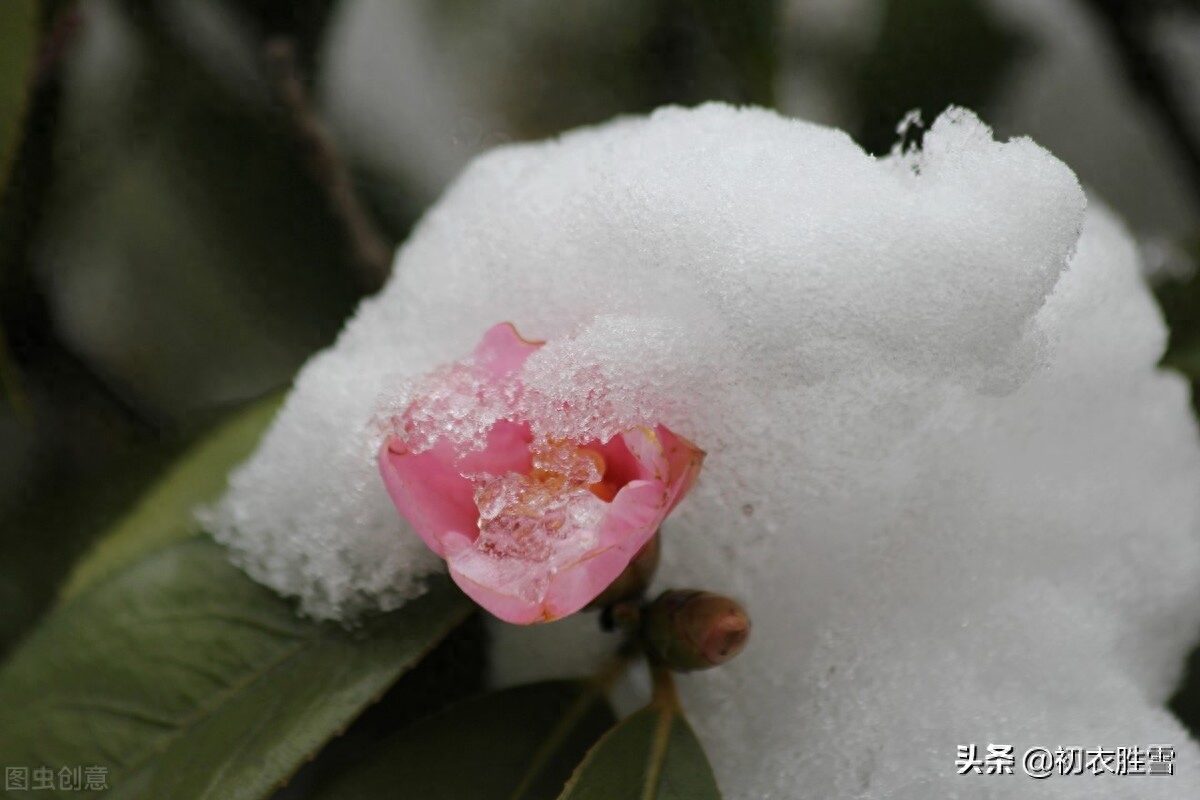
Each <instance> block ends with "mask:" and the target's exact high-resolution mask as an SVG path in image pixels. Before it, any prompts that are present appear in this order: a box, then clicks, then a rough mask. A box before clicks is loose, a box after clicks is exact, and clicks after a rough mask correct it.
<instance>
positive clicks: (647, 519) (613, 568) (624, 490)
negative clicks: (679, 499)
mask: <svg viewBox="0 0 1200 800" xmlns="http://www.w3.org/2000/svg"><path fill="white" fill-rule="evenodd" d="M666 498H667V493H666V487H664V486H663V484H662V483H660V482H658V481H634V482H633V483H629V484H626V485H625V486H623V487H621V491H619V492H617V496H616V497H615V498H613V501H612V506H611V508H610V509H609V512H608V514H607V515H606V516H605V518H604V521H603V522H602V523H601V528H600V542H599V545H598V546H597V547H596V548H595V549H593V550H592V551H591V552H589V553H588V554H587V555H586V556H585V557H584V558H582V559H580V560H578V561H576V562H575V563H574V564H571V565H570V566H568V567H567V568H565V569H560V570H559V571H558V573H557V574H555V575H554V576H553V577H552V578H551V579H550V586H549V588H548V589H547V591H546V596H545V598H544V599H543V601H542V602H543V605H544V607H545V615H544V616H545V619H547V620H553V619H559V618H561V617H565V616H567V615H568V614H574V613H575V612H576V611H578V610H579V609H581V608H583V607H584V606H586V605H587V604H588V603H590V602H592V601H593V600H595V599H596V598H597V597H598V596H599V595H600V593H601V592H603V591H604V590H605V589H607V588H608V587H609V585H610V584H611V583H612V582H613V581H615V580H616V579H617V578H619V577H620V576H621V573H622V572H624V571H625V568H626V567H627V566H629V562H630V561H632V560H633V557H634V556H636V555H637V554H638V551H640V550H641V549H642V548H643V547H644V546H645V545H646V543H647V542H649V541H650V538H651V537H652V536H654V532H655V531H657V530H658V526H659V525H661V524H662V521H663V519H664V518H665V517H666V516H667V509H666Z"/></svg>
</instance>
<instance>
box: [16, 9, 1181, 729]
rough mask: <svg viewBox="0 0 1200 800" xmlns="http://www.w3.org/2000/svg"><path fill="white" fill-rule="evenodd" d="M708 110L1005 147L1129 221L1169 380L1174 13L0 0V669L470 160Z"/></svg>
mask: <svg viewBox="0 0 1200 800" xmlns="http://www.w3.org/2000/svg"><path fill="white" fill-rule="evenodd" d="M709 99H720V100H726V101H731V102H737V103H755V104H762V105H769V106H775V107H777V108H779V109H780V110H782V111H783V112H785V113H788V114H793V115H796V116H800V117H804V118H807V119H812V120H814V121H817V122H821V123H826V124H833V125H838V126H840V127H842V128H845V129H846V130H848V131H850V132H851V133H852V134H854V135H855V137H856V138H857V139H858V140H859V141H860V142H862V143H863V145H864V147H866V148H867V149H868V150H870V151H872V152H874V153H886V152H888V151H889V149H891V148H892V147H893V146H894V145H895V144H896V142H897V139H898V133H897V123H898V122H899V121H900V119H901V118H902V117H903V116H904V114H905V113H906V112H908V111H909V110H911V109H921V110H922V111H923V112H924V115H925V118H926V119H927V120H928V119H932V118H933V117H934V116H936V114H937V113H938V112H939V111H940V110H942V109H943V108H944V107H945V106H947V105H949V104H952V103H955V104H962V105H967V106H970V107H972V108H974V109H976V110H977V111H979V112H980V113H981V114H982V116H983V117H984V119H985V120H987V121H989V122H990V123H991V124H993V125H994V126H995V127H996V130H997V133H998V135H1000V136H1003V137H1008V136H1014V135H1030V136H1032V137H1033V138H1035V139H1036V140H1037V141H1039V142H1040V143H1042V144H1044V145H1045V146H1047V147H1048V148H1050V149H1051V150H1052V151H1053V152H1055V153H1056V154H1057V155H1058V156H1059V157H1061V158H1062V159H1063V160H1065V161H1066V162H1067V163H1068V164H1070V165H1071V166H1072V167H1073V168H1074V169H1075V170H1076V171H1077V172H1078V174H1079V175H1080V177H1081V179H1082V180H1083V181H1084V183H1085V184H1086V185H1087V186H1088V187H1089V188H1090V189H1091V190H1093V192H1094V196H1095V197H1096V198H1098V199H1103V201H1104V202H1107V203H1109V204H1110V205H1112V206H1114V207H1115V208H1116V209H1117V210H1118V211H1119V212H1120V213H1121V214H1122V215H1124V216H1125V218H1126V219H1127V220H1128V221H1129V223H1130V225H1131V227H1132V228H1133V229H1134V232H1135V233H1136V235H1137V236H1138V238H1139V240H1140V241H1141V242H1142V245H1143V250H1144V252H1145V255H1146V260H1147V270H1148V277H1149V279H1150V281H1151V282H1152V283H1153V284H1154V285H1155V287H1156V291H1157V292H1158V294H1159V296H1160V299H1161V300H1162V302H1163V306H1164V311H1165V313H1166V315H1167V318H1168V320H1169V322H1170V324H1171V327H1172V346H1171V351H1170V353H1169V354H1168V357H1167V361H1168V363H1170V364H1171V365H1172V366H1174V367H1176V368H1179V369H1182V370H1184V371H1185V372H1187V373H1188V374H1189V375H1193V376H1200V282H1196V281H1194V280H1193V275H1194V272H1195V264H1196V259H1197V258H1198V257H1200V0H777V1H776V2H764V1H763V0H747V2H742V3H730V2H718V0H578V2H573V3H570V4H566V3H557V2H552V1H551V0H540V1H535V0H290V1H289V0H240V1H239V2H235V1H234V0H139V1H138V2H133V1H132V0H128V1H126V2H123V1H122V0H76V2H67V1H66V0H59V1H58V2H37V1H36V0H0V656H2V654H3V653H4V652H5V651H6V650H7V649H9V648H11V646H12V644H13V643H14V642H15V641H17V640H18V639H19V638H20V636H21V635H22V634H23V632H25V631H26V630H28V628H29V627H30V626H31V625H32V624H33V623H34V622H36V620H37V619H38V616H39V614H40V613H41V612H42V611H43V610H44V609H45V608H46V606H47V604H48V603H49V602H50V600H51V599H52V598H53V596H54V593H55V591H56V589H57V587H58V586H59V584H60V582H61V580H62V578H63V576H64V573H65V571H66V569H67V567H68V566H69V565H70V563H71V562H72V561H73V560H74V559H75V558H76V557H77V556H78V555H79V554H80V553H81V552H82V551H83V549H85V548H86V547H87V545H88V543H89V542H90V541H91V540H92V538H93V537H95V536H96V535H97V534H98V533H99V532H101V531H103V530H104V529H105V527H106V526H107V525H108V524H109V523H110V522H111V521H112V520H113V519H114V518H115V517H116V516H117V515H119V514H120V512H121V511H122V510H124V509H125V508H126V507H127V506H128V504H129V503H130V502H131V501H132V500H133V499H134V498H135V497H136V496H137V494H138V493H139V491H140V490H141V489H142V488H143V487H144V486H145V485H146V484H147V482H148V481H150V480H151V479H153V478H154V477H155V476H156V475H158V474H159V473H160V472H161V470H162V469H163V467H164V466H165V465H166V464H168V463H169V462H170V461H171V459H172V458H173V457H174V456H175V455H176V454H178V453H179V452H180V451H181V450H182V449H184V448H185V447H186V446H187V445H188V443H189V442H192V441H194V440H195V439H196V438H197V437H199V436H201V435H202V434H203V433H204V432H205V431H206V430H208V429H209V428H211V426H212V425H213V424H214V423H215V422H216V421H217V420H219V419H221V418H222V417H223V416H225V415H226V414H227V412H229V411H230V410H232V409H233V408H235V407H238V406H241V405H243V404H245V403H247V402H248V401H250V400H252V399H254V398H257V397H260V396H263V395H266V394H269V393H271V392H272V391H275V390H277V389H279V388H280V387H283V386H285V385H286V384H287V383H288V382H289V380H290V378H291V376H292V375H293V374H294V372H295V371H296V369H297V368H298V367H299V366H300V365H301V364H302V363H303V361H304V359H305V358H306V357H307V356H308V355H309V354H311V353H312V352H314V351H315V350H317V349H319V348H320V347H322V346H324V345H326V344H327V343H329V342H330V341H331V340H332V338H333V337H334V336H335V335H336V333H337V331H338V329H339V327H340V325H341V323H342V321H343V320H344V319H345V318H346V316H347V315H348V314H349V313H350V312H351V311H352V309H353V308H354V306H355V304H356V302H357V300H358V299H359V298H360V297H362V296H363V295H364V294H367V293H369V292H371V291H372V290H373V289H375V288H376V287H377V286H378V285H379V284H380V282H381V281H382V280H383V279H384V277H385V276H386V271H387V262H388V258H387V254H388V252H389V251H390V249H391V247H392V246H393V245H394V244H395V243H396V242H398V241H401V240H402V239H403V238H404V237H405V235H406V232H407V231H408V229H409V228H410V226H411V225H412V223H413V222H414V220H415V219H416V218H417V217H418V216H419V215H420V213H421V211H422V210H423V209H424V208H425V207H426V206H427V205H428V204H429V203H430V202H431V201H432V200H433V199H434V198H436V197H437V195H438V194H439V193H440V191H441V190H442V188H443V187H444V186H445V185H446V183H447V182H448V181H449V180H451V179H452V178H453V177H454V175H455V174H456V172H457V171H458V170H459V169H460V168H461V167H462V165H463V164H464V163H465V162H466V161H467V160H468V159H469V158H470V157H471V156H472V155H473V154H474V153H476V152H478V151H480V150H482V149H486V148H487V147H490V146H494V145H497V144H501V143H503V142H507V141H516V140H522V139H528V138H538V137H544V136H548V135H553V134H554V133H556V132H558V131H561V130H564V129H566V128H570V127H574V126H577V125H581V124H587V123H593V122H599V121H602V120H605V119H608V118H610V117H612V116H613V115H616V114H621V113H634V112H643V111H648V110H650V109H652V108H654V107H656V106H659V105H662V104H664V103H684V104H693V103H697V102H701V101H704V100H709ZM906 136H907V137H909V138H911V137H919V129H914V130H910V131H909V132H908V133H907V134H906ZM1192 661H1193V669H1192V675H1193V677H1192V678H1191V679H1190V681H1189V682H1188V683H1187V684H1186V685H1185V686H1184V687H1183V688H1182V689H1181V691H1180V694H1179V695H1178V696H1177V698H1176V705H1177V709H1178V710H1179V711H1180V713H1181V714H1182V715H1184V716H1185V718H1186V719H1187V720H1188V721H1189V724H1190V725H1191V726H1192V729H1193V730H1200V655H1198V656H1196V657H1194V658H1193V659H1192Z"/></svg>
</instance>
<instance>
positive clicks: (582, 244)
mask: <svg viewBox="0 0 1200 800" xmlns="http://www.w3.org/2000/svg"><path fill="white" fill-rule="evenodd" d="M504 320H510V321H512V322H514V323H515V324H516V325H517V327H518V329H519V330H520V331H521V332H522V334H524V335H525V336H527V337H531V338H537V339H545V340H547V341H548V344H547V345H546V346H545V347H543V348H541V349H540V350H539V351H538V352H536V353H535V354H533V355H532V356H531V357H530V358H529V360H528V362H527V363H526V366H525V369H524V371H523V373H522V375H521V380H522V382H523V384H524V387H525V390H524V392H523V393H522V395H521V396H520V397H519V398H515V399H514V402H516V403H517V404H518V405H519V406H520V407H521V409H522V410H523V411H524V412H525V413H528V414H529V415H530V416H531V417H532V418H533V419H534V423H535V424H534V428H535V431H534V433H535V435H536V436H539V437H541V438H542V439H554V440H556V441H571V442H574V443H584V442H587V441H589V440H591V439H601V440H604V439H607V438H608V435H610V434H611V433H612V432H614V431H619V430H622V429H625V428H627V427H631V426H633V425H642V424H655V423H662V424H664V425H666V426H668V427H669V428H671V430H673V431H676V432H678V433H679V434H680V435H682V436H685V437H687V438H688V439H690V440H692V441H694V442H696V444H697V445H699V446H700V447H702V448H704V449H705V450H706V451H707V452H708V458H707V460H706V462H705V468H704V472H703V474H702V475H701V477H700V481H699V483H698V485H697V487H696V489H695V490H694V491H693V493H692V494H691V495H690V496H689V497H688V499H687V500H686V501H685V502H684V503H683V504H682V505H681V506H680V508H679V509H678V510H677V511H676V512H675V513H674V514H673V515H672V517H671V518H670V519H669V520H668V522H667V524H666V526H665V528H664V537H665V540H664V552H663V558H664V564H663V569H662V572H661V573H660V585H662V586H667V585H674V586H689V585H694V586H701V587H704V588H708V589H712V590H715V591H723V592H726V593H729V594H731V595H733V596H735V597H738V598H739V599H741V600H742V601H744V602H745V604H746V605H747V607H748V608H749V610H750V613H751V615H752V616H753V619H754V636H753V637H752V640H751V642H750V645H749V647H748V648H747V650H746V651H745V652H744V653H743V654H742V655H741V656H740V657H739V658H738V659H737V660H736V661H734V662H732V663H731V664H729V665H727V666H726V667H723V668H721V669H718V670H714V671H712V672H710V673H703V674H698V675H694V676H690V677H686V678H683V679H681V681H680V683H681V691H682V693H683V696H684V702H685V705H686V707H687V709H688V713H689V716H690V717H691V718H692V720H693V721H694V723H695V725H696V727H697V729H698V731H699V734H700V736H701V738H702V739H703V740H704V743H705V745H706V746H707V748H708V751H709V753H710V755H711V756H712V759H713V762H714V766H715V768H716V771H717V774H718V777H719V779H720V781H721V783H722V785H723V787H724V789H725V792H726V796H727V797H730V798H734V799H735V800H736V799H738V798H745V799H746V800H748V799H749V798H815V799H816V800H828V799H829V798H855V799H856V800H882V798H888V800H896V799H897V798H903V799H908V798H912V799H913V800H918V799H919V800H928V799H929V798H954V797H962V798H967V797H969V798H972V799H973V800H974V799H975V798H1029V797H1054V798H1071V797H1078V798H1088V799H1089V800H1102V799H1103V798H1125V797H1130V796H1133V795H1136V796H1137V797H1138V798H1139V800H1153V798H1180V797H1189V796H1196V795H1197V794H1198V791H1200V780H1198V779H1197V777H1196V776H1197V775H1198V774H1200V752H1198V750H1197V747H1196V745H1195V744H1194V743H1193V742H1192V741H1191V740H1190V739H1189V738H1188V736H1187V734H1186V733H1185V731H1184V730H1183V728H1182V727H1181V726H1180V725H1179V723H1178V722H1177V721H1175V720H1174V719H1173V718H1172V717H1171V715H1170V714H1169V713H1168V712H1167V710H1166V709H1165V707H1164V701H1165V700H1166V698H1167V697H1168V695H1169V694H1170V691H1171V688H1172V686H1173V685H1174V682H1175V681H1176V680H1177V678H1178V675H1179V672H1180V669H1181V665H1182V659H1183V655H1184V653H1185V652H1186V650H1187V648H1188V646H1189V644H1190V643H1191V642H1194V641H1195V639H1196V634H1197V627H1198V624H1200V491H1197V489H1198V488H1200V447H1197V439H1196V429H1195V424H1194V422H1193V420H1192V416H1191V411H1190V409H1189V406H1188V391H1187V387H1186V384H1185V383H1184V381H1182V380H1181V379H1180V378H1179V377H1177V376H1175V375H1173V374H1170V373H1166V372H1162V371H1160V370H1158V369H1157V368H1156V364H1157V362H1158V359H1159V357H1160V355H1161V353H1162V349H1163V345H1164V337H1165V332H1164V329H1163V325H1162V322H1161V319H1160V317H1159V314H1158V312H1157V310H1156V308H1155V306H1154V303H1153V301H1152V299H1151V298H1150V296H1149V294H1148V292H1147V291H1146V289H1145V287H1144V286H1143V285H1142V282H1141V277H1140V275H1139V267H1138V256H1137V253H1136V252H1135V249H1134V248H1133V246H1132V244H1131V242H1130V240H1129V237H1128V236H1127V234H1126V233H1125V232H1124V230H1123V229H1122V227H1121V225H1120V224H1119V223H1118V222H1116V221H1115V220H1114V219H1113V218H1112V217H1111V216H1110V215H1109V214H1108V213H1107V212H1105V211H1104V210H1103V209H1102V208H1098V207H1096V206H1095V205H1093V207H1092V208H1091V210H1088V211H1086V212H1085V200H1084V196H1083V193H1082V191H1081V190H1080V188H1079V186H1078V184H1077V182H1076V181H1075V178H1074V176H1073V175H1072V173H1071V172H1070V170H1069V169H1067V167H1065V166H1064V165H1063V164H1062V163H1060V162H1059V161H1057V160H1056V159H1055V158H1054V157H1053V156H1051V155H1050V154H1049V153H1047V152H1046V151H1045V150H1042V149H1041V148H1039V147H1038V146H1037V145H1035V144H1033V143H1032V142H1030V141H1028V140H1014V141H1010V142H1005V143H1001V142H995V141H993V139H992V137H991V135H990V131H989V130H988V129H987V128H986V127H985V126H984V125H983V124H982V123H980V122H979V121H978V120H977V119H976V118H975V117H974V116H972V115H970V114H968V113H966V112H962V111H953V112H950V113H947V114H945V115H943V116H942V117H940V118H939V119H938V120H937V121H936V122H935V123H934V124H933V125H932V126H931V129H930V130H929V132H928V134H927V135H926V138H925V142H924V150H923V151H922V152H921V153H919V154H910V155H906V156H894V157H891V158H885V159H873V158H871V157H869V156H867V155H865V154H864V153H863V152H862V151H861V150H860V149H859V148H858V147H857V146H856V145H855V144H854V143H853V142H852V141H851V140H850V139H849V138H848V137H847V136H846V135H844V134H842V133H840V132H838V131H834V130H830V129H826V128H822V127H818V126H814V125H810V124H806V123H803V122H798V121H793V120H787V119H783V118H780V117H778V116H777V115H775V114H773V113H770V112H766V111H758V110H746V109H743V110H735V109H732V108H728V107H724V106H705V107H702V108H699V109H695V110H690V111H687V110H681V109H665V110H662V111H659V112H657V113H656V114H654V115H653V116H651V117H649V118H639V119H626V120H619V121H616V122H613V123H610V124H608V125H604V126H601V127H597V128H592V129H586V130H581V131H577V132H574V133H570V134H567V135H566V136H563V137H562V138H560V139H558V140H555V141H550V142H546V143H541V144H534V145H520V146H512V147H506V148H502V149H500V150H497V151H494V152H493V153H491V154H489V155H486V156H484V157H483V158H481V159H479V160H477V161H475V162H474V163H473V164H472V166H471V167H469V168H468V170H467V171H466V172H465V173H464V174H463V175H462V176H461V177H460V178H459V180H458V181H457V182H456V183H455V184H454V186H453V187H452V188H451V189H450V190H449V191H448V193H447V194H446V195H445V197H444V198H443V199H442V200H441V201H440V202H439V203H438V204H437V205H436V206H435V207H434V208H433V209H432V210H431V211H430V212H429V213H428V214H427V215H426V217H425V219H424V220H423V221H422V222H421V224H420V226H419V227H418V229H417V230H416V231H415V232H414V234H413V236H412V238H411V239H410V240H409V241H408V243H407V244H406V245H405V246H404V247H403V248H402V250H401V251H400V253H399V255H398V257H397V261H396V273H395V276H394V277H393V279H392V281H391V282H390V283H389V285H388V286H387V287H386V288H385V289H384V290H383V292H382V293H381V294H380V295H379V296H378V297H376V298H374V299H371V300H368V301H366V302H365V303H364V304H363V305H362V308H361V309H360V311H359V312H358V314H357V316H356V317H355V318H354V319H353V320H351V322H350V323H349V325H348V326H347V328H346V331H345V332H344V334H343V335H342V337H341V338H340V340H339V341H338V343H337V345H336V346H335V347H334V348H332V349H331V350H329V351H327V352H326V353H323V354H321V355H319V356H317V357H316V358H315V359H314V360H313V361H312V363H311V364H309V366H308V367H307V368H306V369H305V370H304V372H303V373H302V374H301V375H300V377H299V379H298V381H297V385H296V389H295V391H294V392H293V393H292V395H291V397H290V399H289V400H288V403H287V405H286V407H285V408H284V410H283V411H282V412H281V414H280V416H279V418H278V420H277V421H276V423H275V425H274V427H273V428H272V430H271V431H270V433H269V434H268V436H267V438H266V440H265V441H264V443H263V445H262V447H261V448H260V450H259V451H258V453H257V454H256V455H255V456H254V457H253V458H252V459H251V460H250V461H249V462H248V463H247V465H246V466H245V467H243V468H242V469H241V470H240V471H238V472H237V473H235V474H234V475H233V476H232V478H231V489H230V491H229V493H228V495H227V496H226V498H225V499H224V501H223V502H222V503H221V505H220V507H219V508H218V509H217V510H216V512H215V513H214V514H213V515H212V516H211V517H210V521H211V523H212V527H213V528H214V529H215V531H216V533H217V535H218V536H219V538H220V539H221V540H222V541H224V542H227V543H228V544H229V545H230V546H231V547H232V549H233V551H234V552H235V554H236V556H237V558H238V559H239V561H240V562H241V563H243V564H244V565H246V567H247V568H248V569H249V570H250V571H251V573H252V574H254V575H255V576H256V577H258V578H259V579H260V580H263V581H265V582H266V583H268V584H269V585H271V586H274V587H275V588H277V589H279V590H280V591H283V592H285V593H288V594H292V595H297V596H299V597H300V598H301V599H302V601H303V603H304V608H305V609H306V610H307V611H308V612H310V613H313V614H316V615H318V616H323V617H340V618H346V617H348V616H351V615H353V614H354V613H356V612H358V611H360V610H362V609H364V608H369V607H373V606H376V605H384V606H388V605H393V604H395V603H396V602H399V601H401V600H402V599H404V598H405V597H409V596H412V595H413V594H415V593H416V592H418V591H419V587H420V581H421V578H422V577H423V576H424V575H425V574H427V572H428V571H429V570H430V569H432V568H433V567H434V562H435V559H433V558H431V557H430V556H428V555H427V554H426V553H425V548H424V546H423V545H422V544H421V543H420V541H419V540H418V538H417V537H416V536H415V535H414V534H412V533H411V532H410V531H407V530H406V529H405V526H404V525H403V524H402V522H401V521H400V520H399V519H398V517H397V515H396V513H395V511H394V510H393V509H392V508H391V505H390V501H389V500H388V498H387V495H386V492H385V490H384V488H383V485H382V482H381V481H380V479H379V477H378V475H377V474H376V468H375V461H374V456H375V451H376V448H377V447H378V445H379V442H380V437H381V436H382V427H381V425H380V423H379V420H380V419H388V418H390V417H391V416H395V415H397V414H399V413H400V412H401V411H403V409H404V408H405V407H406V405H407V404H408V402H409V400H410V398H411V396H412V394H411V392H412V388H411V387H412V386H413V385H414V382H415V379H416V378H418V376H420V375H422V374H425V373H426V372H428V371H430V370H431V369H433V368H435V367H436V366H438V365H441V364H447V363H450V362H453V361H455V360H457V359H461V358H462V357H463V356H464V355H466V354H468V353H470V351H471V349H472V348H473V347H474V345H475V344H476V342H477V341H478V340H479V338H480V336H481V335H482V333H483V332H484V331H485V330H486V329H487V328H488V327H489V326H491V325H492V324H494V323H496V322H500V321H504ZM383 427H385V426H383ZM494 477H498V476H494ZM564 524H565V523H564ZM593 624H594V621H592V620H588V619H583V620H582V621H578V620H567V621H564V622H562V623H551V624H549V625H546V626H540V627H537V628H534V629H522V630H519V631H512V630H511V628H509V627H504V628H502V629H500V630H498V631H497V654H496V664H497V670H498V675H497V677H498V679H500V680H507V679H515V678H517V677H520V678H529V677H534V676H545V675H547V674H553V673H554V672H555V671H578V670H580V669H582V668H584V667H585V664H586V663H587V662H588V661H589V660H591V658H592V657H595V656H597V655H598V653H597V645H596V644H595V643H596V642H597V641H603V640H602V639H600V640H598V639H597V638H596V637H595V636H592V635H589V633H588V628H589V627H590V626H591V625H593ZM585 656H587V658H585ZM971 742H976V743H980V744H983V745H986V744H987V743H1008V744H1012V745H1013V746H1014V747H1015V748H1018V750H1020V749H1023V748H1029V747H1034V746H1045V747H1049V748H1051V749H1053V748H1054V747H1055V746H1058V745H1063V746H1070V745H1081V746H1084V747H1100V746H1104V747H1119V746H1131V745H1142V746H1144V745H1147V744H1151V743H1170V744H1173V745H1175V747H1176V748H1177V750H1178V753H1179V757H1178V764H1177V767H1176V772H1177V773H1178V774H1176V775H1175V776H1173V777H1171V778H1166V779H1159V778H1149V779H1146V778H1117V777H1113V776H1108V777H1102V778H1096V779H1093V778H1090V777H1089V778H1086V779H1083V778H1062V779H1050V780H1046V781H1033V780H1030V779H1027V778H1024V777H1023V776H1021V775H1019V774H1018V775H1015V776H961V777H960V776H957V775H955V770H954V758H955V755H956V745H958V744H966V743H971ZM1018 769H1019V768H1018ZM1135 781H1136V784H1135V783H1134V782H1135Z"/></svg>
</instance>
